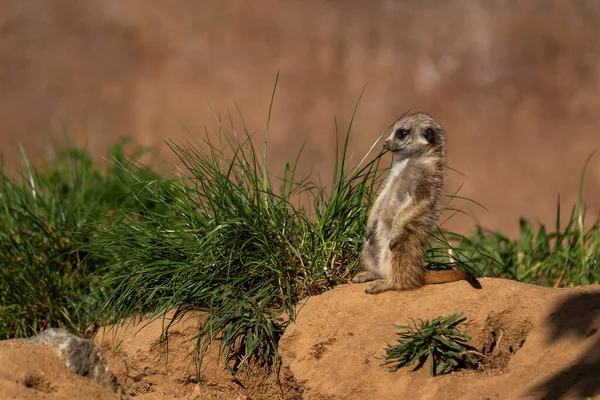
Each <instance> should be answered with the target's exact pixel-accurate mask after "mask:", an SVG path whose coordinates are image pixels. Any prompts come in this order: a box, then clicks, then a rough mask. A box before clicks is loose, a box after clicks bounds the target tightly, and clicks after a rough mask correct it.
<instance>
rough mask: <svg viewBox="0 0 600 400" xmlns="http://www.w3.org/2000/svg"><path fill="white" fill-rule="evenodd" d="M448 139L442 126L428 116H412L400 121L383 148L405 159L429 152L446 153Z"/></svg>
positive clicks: (421, 114)
mask: <svg viewBox="0 0 600 400" xmlns="http://www.w3.org/2000/svg"><path fill="white" fill-rule="evenodd" d="M445 142H446V137H445V133H444V129H443V128H442V127H441V125H440V124H439V123H438V122H437V121H436V120H435V119H433V117H431V116H430V115H428V114H425V113H416V114H410V115H407V116H405V117H402V118H401V119H399V120H398V121H397V122H396V123H395V124H394V127H393V128H392V133H391V134H390V136H389V137H388V138H387V139H386V140H385V141H384V142H383V147H384V148H385V149H386V150H389V151H391V152H392V153H394V154H396V155H400V156H402V157H403V158H406V157H411V156H417V155H421V154H424V153H427V152H431V151H434V152H440V153H443V152H444V147H445Z"/></svg>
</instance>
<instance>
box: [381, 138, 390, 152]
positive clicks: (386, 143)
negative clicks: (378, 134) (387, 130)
mask: <svg viewBox="0 0 600 400" xmlns="http://www.w3.org/2000/svg"><path fill="white" fill-rule="evenodd" d="M383 148H384V149H386V150H389V149H390V141H389V139H386V140H385V141H384V142H383Z"/></svg>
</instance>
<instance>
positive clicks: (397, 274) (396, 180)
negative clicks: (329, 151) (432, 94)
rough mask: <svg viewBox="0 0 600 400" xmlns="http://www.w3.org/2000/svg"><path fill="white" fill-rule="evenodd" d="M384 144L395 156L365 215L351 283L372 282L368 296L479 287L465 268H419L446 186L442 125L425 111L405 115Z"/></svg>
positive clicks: (444, 144) (444, 141) (368, 289)
mask: <svg viewBox="0 0 600 400" xmlns="http://www.w3.org/2000/svg"><path fill="white" fill-rule="evenodd" d="M383 147H384V148H385V149H386V150H388V151H390V152H391V153H392V154H393V155H394V158H395V160H394V161H393V164H392V167H391V169H390V171H389V175H388V176H387V178H386V180H385V182H384V184H383V189H382V190H381V192H380V193H379V194H378V196H377V198H376V200H375V203H374V204H373V207H372V208H371V210H370V212H369V215H368V218H367V227H366V232H365V243H364V247H363V249H362V253H361V258H362V263H363V269H364V271H363V272H360V273H359V274H357V275H356V276H355V277H354V279H353V280H352V281H353V282H354V283H363V282H370V281H373V283H372V284H371V285H369V286H368V287H367V289H365V292H367V293H369V294H376V293H381V292H384V291H387V290H411V289H416V288H418V287H421V286H423V285H427V284H435V283H446V282H454V281H458V280H467V281H468V282H469V283H471V285H472V286H474V287H481V286H479V283H478V282H477V281H476V280H475V278H474V277H473V276H472V275H471V274H468V273H465V272H463V271H457V270H445V271H425V268H424V266H423V264H424V259H425V250H426V247H427V244H428V243H429V240H430V238H431V235H432V233H433V231H434V229H435V227H436V221H437V219H438V217H439V214H440V212H441V204H440V203H441V198H442V195H443V190H444V181H445V171H444V168H445V158H446V154H445V152H446V135H445V132H444V129H443V128H442V126H441V125H440V124H439V123H438V122H437V121H436V120H435V119H433V118H432V117H431V116H430V115H428V114H425V113H416V114H411V115H408V116H404V117H403V118H401V119H400V120H398V121H397V122H396V123H395V124H394V126H393V128H392V132H391V135H390V136H389V137H388V138H387V139H386V140H385V141H384V142H383ZM396 157H397V159H396Z"/></svg>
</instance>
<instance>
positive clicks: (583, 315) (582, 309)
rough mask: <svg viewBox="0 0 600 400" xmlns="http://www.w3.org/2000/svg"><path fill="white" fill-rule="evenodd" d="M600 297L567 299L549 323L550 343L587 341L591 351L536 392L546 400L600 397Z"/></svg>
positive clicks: (554, 312) (537, 395) (537, 386)
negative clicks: (570, 338)
mask: <svg viewBox="0 0 600 400" xmlns="http://www.w3.org/2000/svg"><path fill="white" fill-rule="evenodd" d="M599 317H600V293H579V294H576V295H573V296H569V297H567V298H566V299H565V300H564V301H563V302H561V303H560V304H558V305H557V307H556V308H555V309H554V310H553V311H552V313H550V315H549V316H548V317H547V319H546V323H548V324H549V325H550V327H551V331H550V336H549V338H548V341H549V342H550V343H553V342H556V341H557V340H560V339H565V338H568V337H574V338H577V339H579V340H582V339H583V340H586V341H587V342H588V343H587V349H588V351H587V352H585V353H584V354H583V355H582V356H581V357H580V358H579V359H577V360H576V361H575V362H574V363H573V364H572V365H571V366H569V367H566V368H564V369H563V370H561V371H559V372H557V373H556V374H554V375H553V376H551V377H550V378H548V379H547V380H545V381H544V382H542V383H540V384H538V385H536V386H535V388H534V389H533V391H534V393H535V395H536V398H539V399H544V400H555V399H563V398H565V397H566V396H567V395H568V396H569V397H575V398H581V399H584V398H586V397H592V396H595V395H598V394H599V393H600V332H599V329H600V321H599V320H600V318H599Z"/></svg>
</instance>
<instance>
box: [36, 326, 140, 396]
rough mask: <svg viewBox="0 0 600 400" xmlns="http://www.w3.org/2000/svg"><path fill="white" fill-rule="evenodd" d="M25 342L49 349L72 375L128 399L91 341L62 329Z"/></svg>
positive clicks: (45, 332) (49, 330) (44, 333)
mask: <svg viewBox="0 0 600 400" xmlns="http://www.w3.org/2000/svg"><path fill="white" fill-rule="evenodd" d="M25 340H26V341H27V342H30V343H37V344H44V345H46V346H49V347H51V348H52V349H54V350H55V351H56V352H57V353H58V355H59V357H60V359H61V360H62V361H63V362H64V363H65V365H66V366H67V367H68V368H69V369H70V370H71V371H73V372H74V373H76V374H78V375H81V376H84V377H86V378H91V379H94V380H95V381H96V382H98V383H99V384H101V385H103V386H105V387H108V388H110V389H111V390H112V391H113V392H115V393H116V394H117V395H118V396H119V399H122V400H125V399H128V398H129V396H127V394H126V393H125V391H124V389H123V387H122V386H121V385H120V384H119V382H118V381H117V377H116V376H115V375H114V374H113V373H112V371H111V370H110V369H109V368H108V364H106V361H104V358H103V357H102V354H101V353H100V350H99V349H98V348H97V347H96V345H95V344H94V342H92V341H91V340H89V339H83V338H80V337H78V336H75V335H73V334H71V333H69V332H68V331H67V330H66V329H62V328H49V329H46V330H45V331H44V332H42V333H40V334H39V335H35V336H32V337H30V338H28V339H25Z"/></svg>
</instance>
